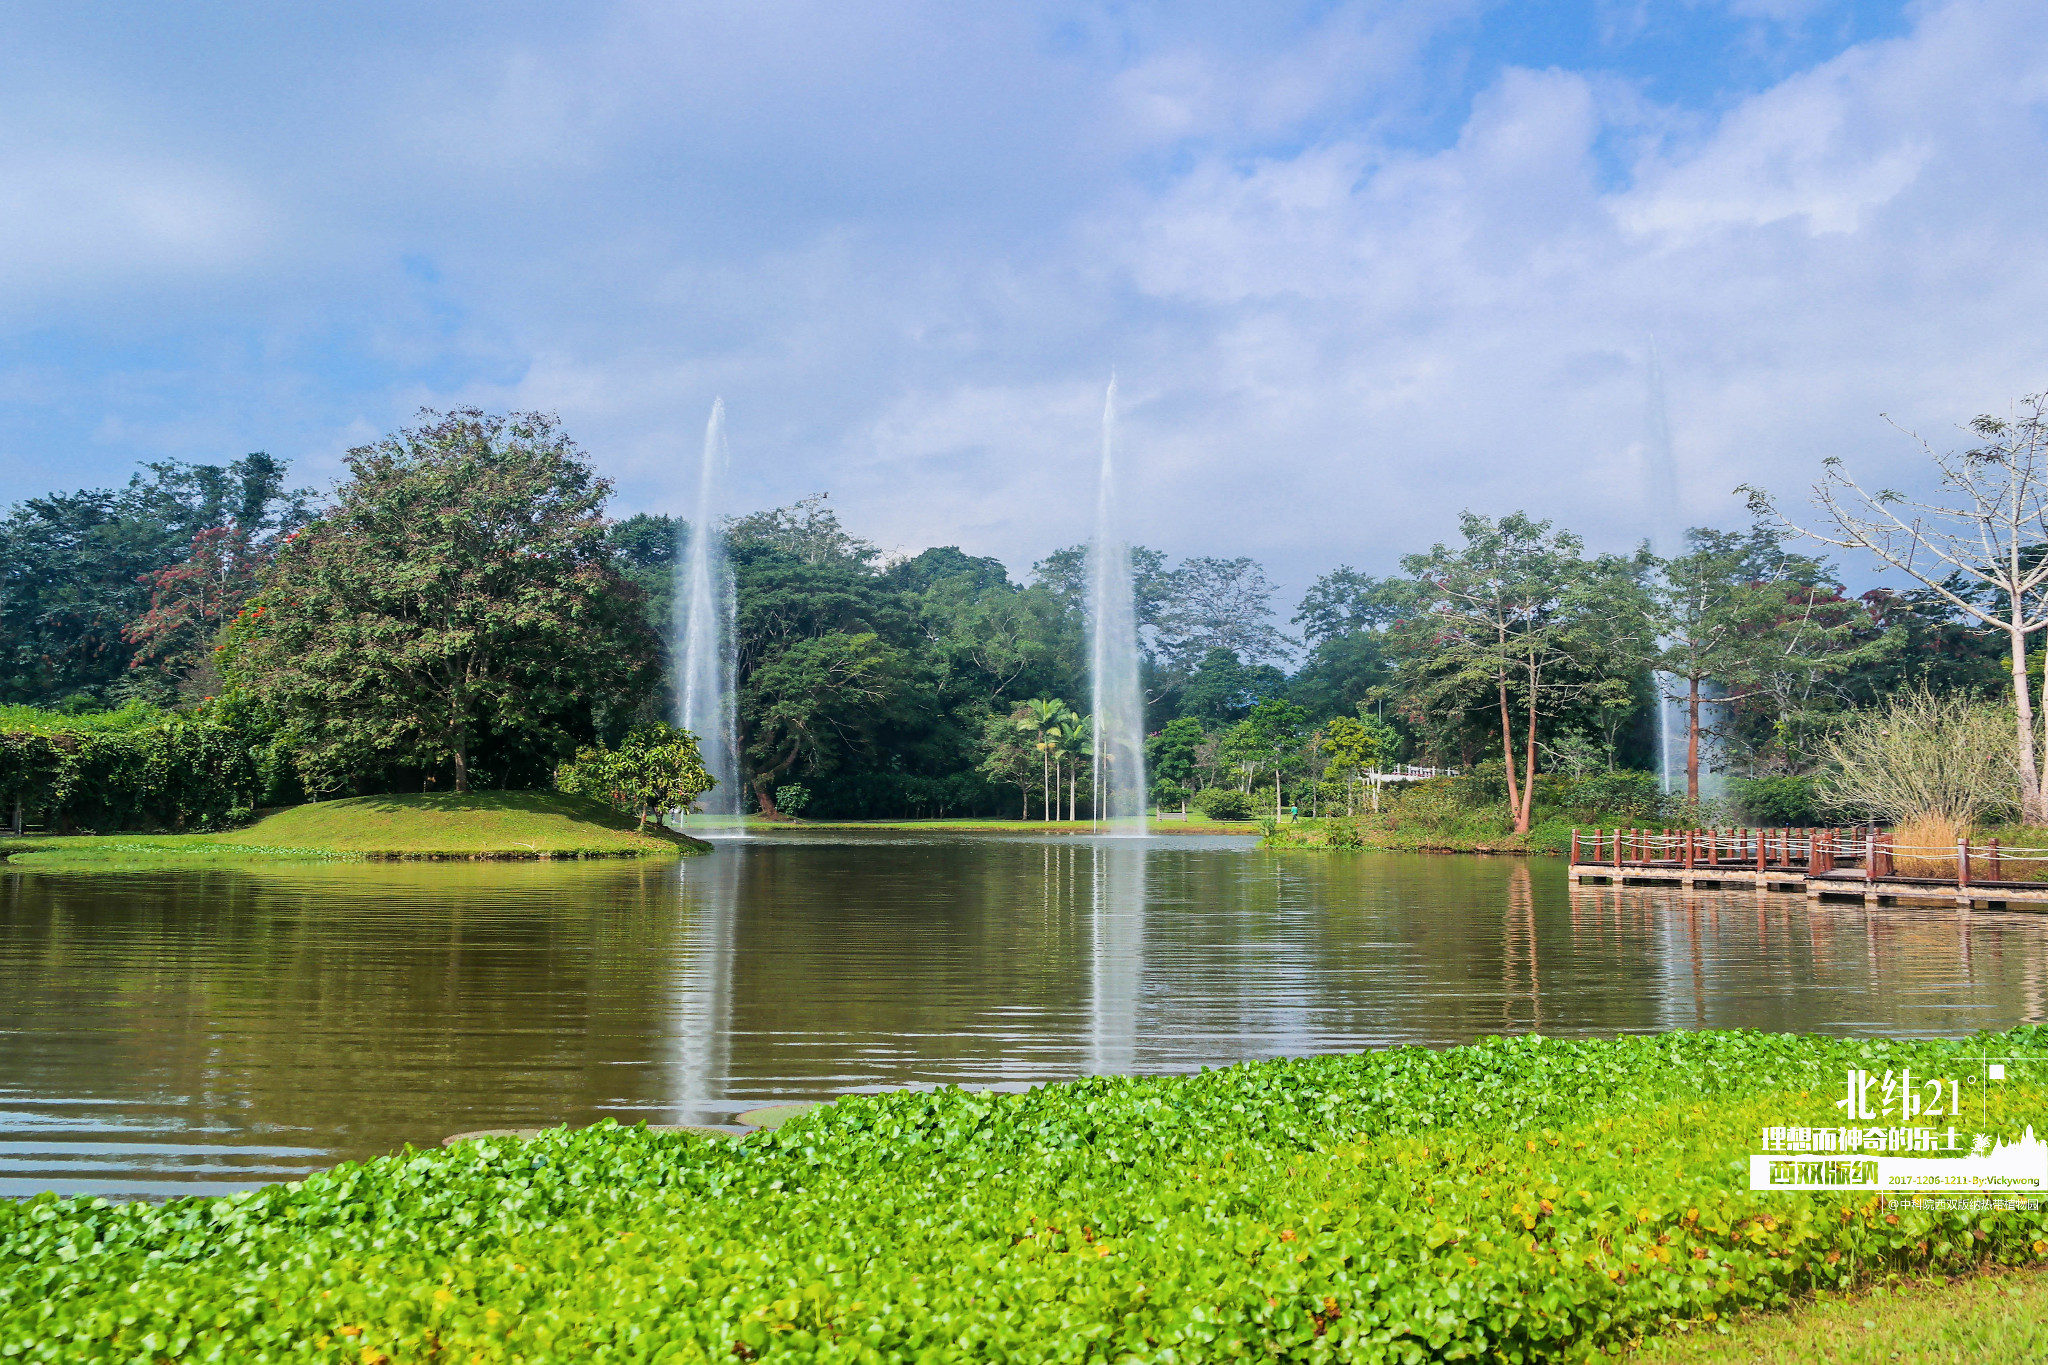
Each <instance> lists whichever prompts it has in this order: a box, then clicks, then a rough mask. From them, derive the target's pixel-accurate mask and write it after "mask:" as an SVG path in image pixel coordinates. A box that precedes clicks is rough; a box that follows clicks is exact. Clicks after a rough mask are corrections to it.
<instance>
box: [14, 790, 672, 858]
mask: <svg viewBox="0 0 2048 1365" xmlns="http://www.w3.org/2000/svg"><path fill="white" fill-rule="evenodd" d="M709 847H710V846H709V845H708V844H705V843H703V842H702V841H701V840H696V839H691V838H688V837H686V836H683V835H679V834H676V833H673V832H672V831H669V830H666V829H662V828H660V827H659V826H657V825H653V824H649V825H648V826H646V828H644V829H640V828H636V826H635V821H634V820H633V818H632V817H631V816H628V815H623V814H621V813H620V812H619V811H617V810H615V809H613V808H612V807H610V806H607V805H605V804H603V803H602V802H599V801H594V800H591V799H589V798H586V797H581V796H569V795H566V794H564V793H562V792H466V793H461V794H457V793H452V792H450V793H441V794H432V795H420V796H359V797H352V798H350V799H348V800H344V801H319V802H313V803H310V804H307V805H303V806H293V807H291V808H290V809H288V810H281V811H279V812H277V813H276V814H274V815H271V816H268V817H266V818H265V819H262V820H259V821H257V822H256V823H255V824H253V825H250V826H248V827H247V828H244V829H237V830H229V831H226V832H223V833H218V834H101V835H78V836H57V837H48V838H22V839H5V840H0V855H4V856H6V857H7V858H8V861H9V862H10V864H14V865H20V866H25V867H81V868H83V867H129V866H166V865H180V864H185V863H233V862H250V861H303V860H307V859H321V858H347V859H375V858H416V859H498V858H505V859H529V858H672V857H675V856H677V855H678V854H690V853H701V852H704V851H706V850H707V849H708V848H709Z"/></svg>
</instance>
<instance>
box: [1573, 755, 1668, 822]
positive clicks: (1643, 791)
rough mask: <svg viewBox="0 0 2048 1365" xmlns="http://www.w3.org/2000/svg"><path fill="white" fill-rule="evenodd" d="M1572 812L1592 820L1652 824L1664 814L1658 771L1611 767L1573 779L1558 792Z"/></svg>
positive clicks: (1662, 793)
mask: <svg viewBox="0 0 2048 1365" xmlns="http://www.w3.org/2000/svg"><path fill="white" fill-rule="evenodd" d="M1561 796H1562V798H1563V802H1564V805H1565V807H1566V808H1567V809H1569V810H1570V811H1571V812H1572V813H1573V814H1575V815H1578V816H1581V817H1584V818H1587V819H1591V818H1594V817H1597V816H1605V817H1607V818H1609V819H1612V820H1619V821H1622V822H1624V823H1626V822H1628V821H1639V822H1643V823H1654V822H1656V821H1657V820H1658V818H1659V817H1660V816H1661V815H1662V814H1663V810H1664V792H1663V789H1662V788H1661V787H1660V786H1659V785H1658V782H1657V774H1655V773H1646V772H1641V771H1638V770H1636V769H1634V768H1611V769H1603V770H1601V771H1598V772H1590V773H1587V774H1585V775H1584V776H1582V777H1575V778H1572V779H1571V780H1570V781H1568V782H1566V783H1565V784H1564V790H1563V792H1562V793H1561Z"/></svg>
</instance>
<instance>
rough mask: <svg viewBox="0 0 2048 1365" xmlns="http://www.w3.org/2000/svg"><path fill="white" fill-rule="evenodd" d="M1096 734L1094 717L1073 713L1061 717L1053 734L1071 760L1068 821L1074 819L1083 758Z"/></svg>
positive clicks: (1066, 756) (1063, 752)
mask: <svg viewBox="0 0 2048 1365" xmlns="http://www.w3.org/2000/svg"><path fill="white" fill-rule="evenodd" d="M1094 734H1095V724H1094V717H1092V716H1077V715H1075V714H1074V713H1073V712H1072V711H1069V712H1067V713H1066V714H1065V715H1064V716H1061V717H1060V723H1059V728H1058V729H1057V730H1055V731H1054V732H1053V736H1054V741H1055V742H1056V743H1057V744H1058V745H1059V753H1060V756H1061V757H1062V758H1067V759H1071V760H1072V762H1071V763H1070V764H1069V765H1068V767H1067V819H1069V820H1072V819H1073V818H1074V805H1075V800H1074V798H1075V795H1076V789H1077V788H1078V787H1079V785H1080V777H1081V756H1082V755H1083V754H1086V753H1087V752H1089V750H1090V749H1091V748H1093V747H1094V745H1093V738H1094Z"/></svg>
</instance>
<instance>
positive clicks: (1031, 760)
mask: <svg viewBox="0 0 2048 1365" xmlns="http://www.w3.org/2000/svg"><path fill="white" fill-rule="evenodd" d="M1022 709H1023V708H1022V707H1021V706H1020V707H1019V708H1018V710H1020V711H1021V710H1022ZM1025 736H1026V732H1025V731H1023V730H1021V729H1019V727H1018V725H1017V719H1016V716H1015V715H1014V714H1012V715H1008V716H1001V715H992V716H989V717H987V718H986V719H985V720H984V721H983V722H982V729H981V762H980V764H979V767H978V769H977V770H978V771H979V772H980V773H981V774H982V776H984V777H986V778H987V779H988V780H989V781H990V782H998V783H1002V784H1004V785H1008V784H1010V783H1012V782H1014V783H1016V784H1017V818H1018V819H1019V820H1028V819H1030V818H1031V778H1032V775H1033V774H1034V773H1036V772H1037V771H1038V754H1037V752H1036V750H1034V749H1033V748H1032V747H1031V744H1030V742H1029V741H1028V740H1027V739H1026V737H1025Z"/></svg>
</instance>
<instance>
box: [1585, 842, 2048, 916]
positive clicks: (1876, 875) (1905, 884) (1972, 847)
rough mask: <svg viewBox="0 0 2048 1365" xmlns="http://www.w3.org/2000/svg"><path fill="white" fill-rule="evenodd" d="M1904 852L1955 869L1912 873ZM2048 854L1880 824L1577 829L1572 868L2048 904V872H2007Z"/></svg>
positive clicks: (1624, 875)
mask: <svg viewBox="0 0 2048 1365" xmlns="http://www.w3.org/2000/svg"><path fill="white" fill-rule="evenodd" d="M1902 858H1903V859H1904V860H1906V861H1907V863H1908V865H1909V866H1921V865H1925V864H1933V865H1935V870H1936V871H1937V873H1939V872H1940V871H1942V870H1946V871H1947V874H1948V875H1946V876H1943V875H1935V876H1909V875H1906V874H1904V873H1902V872H1900V871H1899V870H1898V867H1899V863H1900V861H1901V859H1902ZM2043 863H2048V850H2043V849H2006V848H2000V847H1999V845H1998V844H1997V843H1996V842H1992V843H1989V844H1967V843H1959V844H1957V845H1956V846H1955V847H1954V848H1953V849H1950V848H1941V849H1920V848H1911V847H1902V846H1900V845H1897V844H1895V843H1893V842H1892V836H1891V835H1890V834H1888V833H1885V832H1884V831H1881V830H1880V831H1872V830H1861V829H1712V830H1694V829H1688V830H1671V829H1664V830H1656V829H1591V830H1580V829H1575V830H1573V831H1572V849H1571V867H1570V876H1571V880H1572V881H1573V882H1574V883H1583V884H1590V885H1606V886H1676V887H1686V888H1692V887H1700V888H1724V889H1748V890H1755V891H1759V892H1768V891H1775V892H1783V893H1789V894H1794V895H1804V896H1806V897H1808V898H1809V899H1812V900H1829V901H1834V900H1853V901H1858V902H1861V903H1863V904H1865V905H1871V904H1875V905H1901V904H1904V905H1913V904H1932V905H1947V906H1953V907H1955V908H1957V909H1989V910H2006V909H2012V910H2033V909H2036V908H2039V909H2042V910H2048V881H2032V880H2011V879H2008V878H2007V877H2006V876H2005V873H2006V872H2008V871H2015V872H2017V871H2030V870H2032V869H2034V868H2035V867H2038V866H2040V865H2042V864H2043ZM1941 864H1946V868H1945V869H1943V868H1942V867H1941V866H1940V865H1941Z"/></svg>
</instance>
